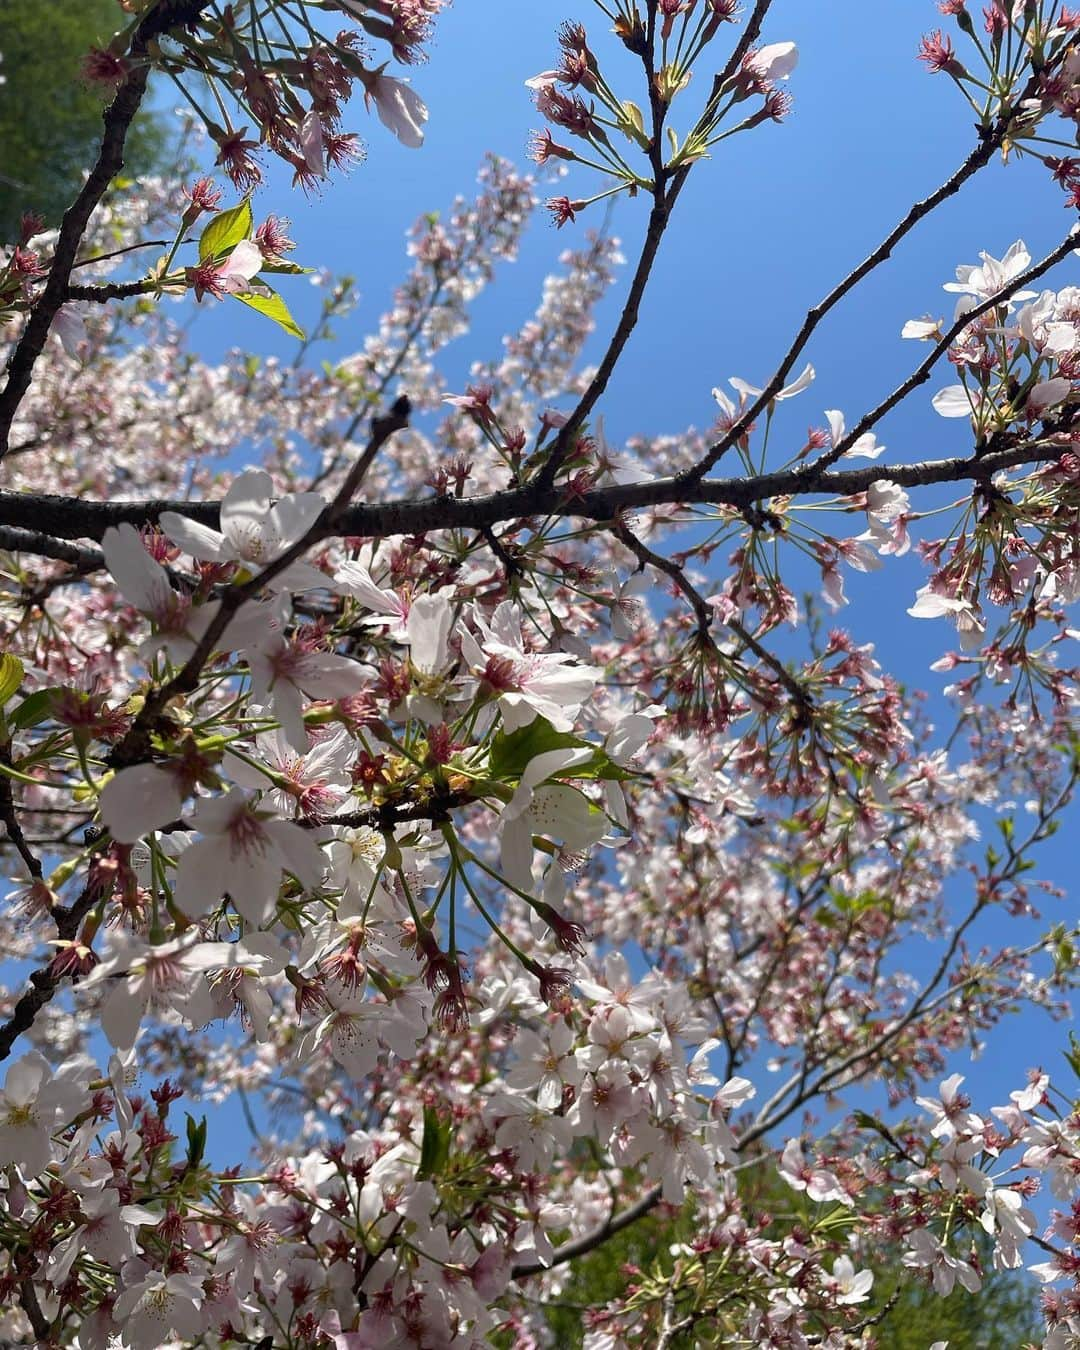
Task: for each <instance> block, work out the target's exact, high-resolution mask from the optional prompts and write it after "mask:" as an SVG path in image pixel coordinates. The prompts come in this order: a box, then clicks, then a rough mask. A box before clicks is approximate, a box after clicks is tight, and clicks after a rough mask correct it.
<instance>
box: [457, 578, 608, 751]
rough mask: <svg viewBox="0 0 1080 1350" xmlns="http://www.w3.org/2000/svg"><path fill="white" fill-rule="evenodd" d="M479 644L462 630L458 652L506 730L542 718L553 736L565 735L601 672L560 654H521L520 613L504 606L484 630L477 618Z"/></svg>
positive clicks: (522, 650)
mask: <svg viewBox="0 0 1080 1350" xmlns="http://www.w3.org/2000/svg"><path fill="white" fill-rule="evenodd" d="M476 625H477V628H478V629H479V631H480V635H481V637H480V640H479V641H478V640H477V639H476V638H475V637H474V636H473V635H472V633H471V632H469V631H468V629H464V628H463V629H462V630H461V651H462V655H463V656H464V657H465V659H466V661H467V662H468V663H469V665H470V667H471V668H472V670H473V671H474V673H475V674H476V675H477V676H479V677H480V678H481V680H482V685H483V687H485V688H487V689H489V690H490V693H491V696H492V697H493V698H495V699H497V701H498V705H499V710H500V712H501V713H502V718H503V725H504V727H505V728H506V730H507V731H515V730H517V729H518V728H519V727H523V726H527V725H528V724H529V723H530V722H531V721H532V720H533V718H534V717H537V716H539V717H544V718H546V719H547V720H548V721H549V722H550V723H551V725H552V726H553V727H554V728H555V729H556V731H570V730H571V729H572V728H573V725H574V718H575V717H576V716H577V714H578V712H579V711H580V709H581V704H582V702H583V701H584V700H585V699H586V698H588V696H589V695H590V694H591V693H592V690H593V688H594V687H595V685H596V682H597V680H598V679H599V675H600V672H599V671H598V670H595V669H594V668H592V667H591V666H582V665H578V664H577V663H576V662H575V661H574V659H573V657H571V656H568V655H567V654H566V653H565V652H532V651H528V650H526V647H525V643H524V639H523V637H522V631H521V611H520V610H519V609H518V607H517V605H515V604H513V603H511V602H510V601H503V603H502V604H501V605H499V607H498V608H497V609H496V610H495V613H494V615H493V617H492V620H491V624H490V625H488V624H487V623H486V622H485V621H484V620H483V619H482V618H481V617H480V616H479V615H477V617H476Z"/></svg>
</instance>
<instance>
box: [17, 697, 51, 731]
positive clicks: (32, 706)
mask: <svg viewBox="0 0 1080 1350" xmlns="http://www.w3.org/2000/svg"><path fill="white" fill-rule="evenodd" d="M57 693H59V690H58V689H39V690H38V691H37V693H35V694H31V695H30V696H29V698H24V699H23V701H22V702H21V703H20V704H19V706H18V707H17V708H16V709H15V711H14V712H13V713H12V714H11V716H10V717H9V718H8V722H9V723H10V724H11V726H13V727H14V728H15V729H16V730H17V731H25V730H26V728H27V727H36V726H37V725H38V723H39V722H44V721H45V720H46V719H47V718H49V717H51V716H52V710H53V697H54V695H56V694H57Z"/></svg>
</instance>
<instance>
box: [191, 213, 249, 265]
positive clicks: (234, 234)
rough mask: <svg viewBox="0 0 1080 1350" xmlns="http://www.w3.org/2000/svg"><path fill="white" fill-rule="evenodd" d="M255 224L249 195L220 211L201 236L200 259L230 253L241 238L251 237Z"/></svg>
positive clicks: (203, 260)
mask: <svg viewBox="0 0 1080 1350" xmlns="http://www.w3.org/2000/svg"><path fill="white" fill-rule="evenodd" d="M253 224H254V221H253V220H252V216H251V202H250V201H249V200H248V198H247V197H245V198H244V200H243V201H242V202H241V203H240V205H239V206H232V207H230V208H229V210H228V211H219V212H218V214H217V215H216V216H215V217H214V218H213V220H212V221H211V222H210V224H209V225H207V227H206V229H205V230H203V232H202V234H201V236H200V237H199V261H200V262H205V261H206V259H207V258H220V257H221V255H222V254H223V253H230V252H231V251H232V250H233V249H234V248H235V247H236V245H237V244H238V243H239V242H240V240H241V239H250V238H251V229H252V226H253Z"/></svg>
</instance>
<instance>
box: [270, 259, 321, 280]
mask: <svg viewBox="0 0 1080 1350" xmlns="http://www.w3.org/2000/svg"><path fill="white" fill-rule="evenodd" d="M259 270H260V271H261V272H284V273H285V275H286V276H290V277H306V276H307V275H308V274H309V273H311V272H314V271H315V269H314V267H301V266H300V264H299V263H294V262H286V261H285V259H284V258H277V259H275V261H274V262H264V263H263V265H262V267H261V268H260V269H259Z"/></svg>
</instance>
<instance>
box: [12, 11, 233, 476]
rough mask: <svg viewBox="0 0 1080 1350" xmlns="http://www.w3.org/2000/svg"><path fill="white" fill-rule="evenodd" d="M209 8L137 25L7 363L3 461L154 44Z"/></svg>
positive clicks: (152, 17) (115, 168)
mask: <svg viewBox="0 0 1080 1350" xmlns="http://www.w3.org/2000/svg"><path fill="white" fill-rule="evenodd" d="M208 7H209V0H158V3H157V4H156V5H154V6H152V7H151V9H150V10H149V12H148V13H147V14H146V17H145V18H144V19H143V21H142V22H141V23H140V24H139V26H138V27H137V28H136V29H135V33H134V35H133V36H132V39H131V46H130V47H129V48H128V53H127V57H128V61H129V62H130V65H131V69H130V70H129V72H128V74H127V75H126V76H125V77H124V79H123V80H122V81H121V83H120V86H119V88H118V89H117V91H116V97H115V98H114V99H113V101H112V102H111V103H110V104H109V106H108V108H106V110H105V114H104V119H103V120H104V133H103V135H102V138H101V146H100V149H99V150H98V157H97V161H96V163H95V164H94V167H93V168H92V169H91V170H90V176H89V177H88V178H87V180H86V182H85V183H84V184H83V187H82V191H81V192H80V193H79V195H78V196H77V197H76V198H75V200H74V202H72V204H71V206H69V207H68V209H67V211H65V213H64V220H63V223H62V224H61V226H60V234H59V237H58V238H57V241H56V251H55V253H54V254H53V260H52V266H51V268H50V270H49V279H48V281H47V282H46V283H45V289H44V290H43V291H42V293H41V295H40V296H39V297H38V300H37V303H36V304H35V305H34V308H33V310H32V311H31V313H30V318H29V320H28V321H27V324H26V327H25V329H24V330H23V333H22V336H21V337H20V338H19V341H18V342H17V343H16V345H15V349H14V351H13V352H12V354H11V359H10V360H9V362H8V368H7V382H6V383H5V385H4V388H3V389H2V390H0V459H2V458H3V457H4V455H5V454H6V453H7V448H8V437H9V436H10V434H11V424H12V422H13V421H14V420H15V413H16V411H17V410H18V407H19V404H20V403H21V402H22V399H23V396H24V395H25V393H26V391H27V390H28V389H29V388H30V381H31V379H32V378H33V374H34V366H35V365H36V363H37V359H38V357H39V356H40V355H41V353H42V352H43V351H44V350H45V343H46V341H47V339H48V336H49V329H50V328H51V327H52V323H53V320H54V319H55V318H56V315H57V312H58V311H59V309H60V307H61V305H63V303H64V301H65V300H66V299H67V298H68V296H69V295H70V293H71V289H70V287H69V282H70V279H71V272H72V269H73V268H74V266H75V262H76V259H77V257H78V252H79V245H80V244H81V243H82V239H83V235H84V234H85V233H86V227H87V225H88V224H89V221H90V217H91V216H92V215H93V213H94V210H95V208H96V207H97V205H98V203H99V202H100V201H101V199H102V197H104V195H105V193H106V191H107V190H108V187H109V184H110V183H111V182H112V180H113V179H114V178H115V177H116V175H117V174H118V173H119V172H120V170H121V169H122V168H123V166H124V144H125V142H126V140H127V134H128V131H129V130H130V128H131V123H132V121H133V120H134V118H135V114H136V113H137V112H138V110H139V105H140V104H141V103H142V100H143V96H144V94H145V93H146V82H147V79H148V78H149V75H150V66H149V64H148V61H147V53H148V51H149V48H150V45H151V43H152V42H154V41H155V40H156V39H157V38H159V37H160V36H161V35H162V34H163V33H167V32H168V31H169V29H170V28H176V27H179V26H181V25H183V24H186V23H189V22H190V21H191V20H192V19H194V18H196V17H197V16H198V15H199V14H201V13H202V11H203V10H204V9H207V8H208Z"/></svg>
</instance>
